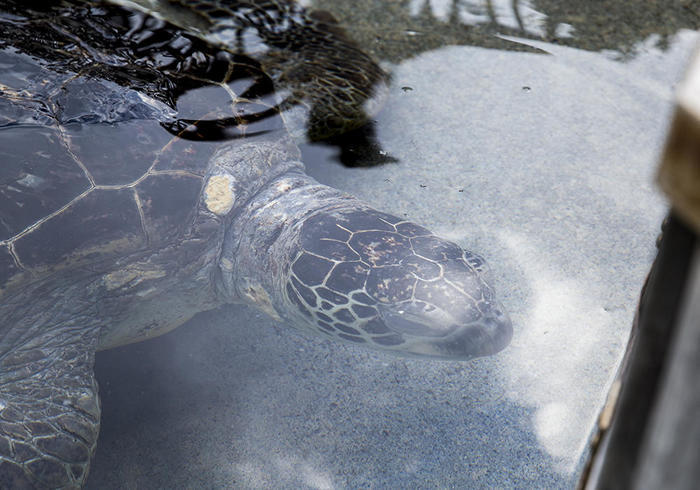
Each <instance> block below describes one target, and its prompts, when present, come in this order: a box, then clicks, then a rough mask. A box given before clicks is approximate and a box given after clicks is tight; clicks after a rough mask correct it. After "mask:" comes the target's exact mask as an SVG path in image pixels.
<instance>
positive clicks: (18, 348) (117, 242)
mask: <svg viewBox="0 0 700 490" xmlns="http://www.w3.org/2000/svg"><path fill="white" fill-rule="evenodd" d="M120 3H123V2H120ZM165 5H166V6H168V8H171V7H173V8H175V7H176V8H177V9H179V10H174V11H171V10H164V11H161V12H160V14H158V15H156V14H154V13H152V12H150V11H145V10H144V9H143V8H141V10H138V9H137V7H136V6H134V5H132V4H129V7H130V8H128V9H127V8H126V7H125V6H124V5H120V6H117V5H114V4H107V3H100V2H82V1H79V0H65V1H55V2H36V3H34V2H29V4H27V3H26V2H15V1H14V0H12V1H6V2H4V3H3V6H2V7H1V9H2V12H0V66H1V67H2V70H1V71H0V89H1V90H2V95H1V96H0V318H2V320H0V487H2V488H32V487H40V488H43V487H49V488H59V487H60V488H73V487H79V486H80V485H82V484H83V483H84V481H85V478H86V476H87V472H88V467H89V462H90V458H91V456H92V454H93V452H94V449H95V446H96V440H97V434H98V429H99V417H100V404H99V400H98V392H97V383H96V381H95V378H94V375H93V361H94V355H95V351H97V350H100V349H107V348H110V347H114V346H118V345H122V344H126V343H130V342H136V341H140V340H143V339H147V338H150V337H154V336H157V335H160V334H163V333H165V332H167V331H169V330H171V329H173V328H175V327H176V326H178V325H180V324H182V323H183V322H185V321H186V320H187V319H189V318H190V317H192V316H193V315H194V314H196V313H197V312H200V311H204V310H209V309H212V308H216V307H217V306H219V305H222V304H225V303H234V302H239V303H249V304H253V305H256V306H257V307H259V308H261V309H262V310H264V311H265V312H267V313H269V314H270V315H271V316H272V317H274V318H276V319H279V320H281V321H282V322H284V323H285V324H289V325H294V326H296V327H299V328H302V329H304V330H307V331H310V332H314V333H317V334H320V335H323V336H325V337H327V338H332V339H336V340H339V341H344V342H348V343H352V344H355V345H362V346H367V347H372V348H376V349H382V350H385V351H391V352H395V353H400V354H406V355H413V356H419V357H426V358H433V359H457V360H466V359H471V358H474V357H478V356H486V355H491V354H494V353H496V352H498V351H499V350H501V349H502V348H504V347H505V345H506V344H507V343H508V342H509V340H510V338H511V335H512V328H511V323H510V320H509V319H508V317H507V315H506V314H505V313H504V312H503V310H502V308H501V306H500V305H499V303H498V302H497V300H496V299H495V298H494V293H493V289H492V287H491V286H490V284H489V282H488V279H487V270H486V269H487V266H486V264H485V263H484V260H483V259H482V258H481V257H480V256H478V255H477V254H474V253H471V252H467V251H464V250H462V249H461V248H460V247H459V246H457V245H455V244H453V243H450V242H448V241H445V240H443V239H440V238H438V237H437V236H435V235H434V234H433V233H431V232H430V231H429V230H427V229H426V228H424V227H422V226H419V225H417V224H414V223H412V222H410V221H407V220H405V219H402V218H398V217H396V216H392V215H389V214H386V213H383V212H380V211H377V210H375V209H372V208H371V207H370V206H368V205H366V204H364V203H362V202H360V201H358V200H357V199H355V198H353V197H352V196H349V195H347V194H344V193H342V192H340V191H338V190H335V189H332V188H329V187H327V186H324V185H321V184H319V183H318V182H316V181H314V180H313V179H311V178H310V177H308V176H307V175H305V173H304V166H303V164H302V163H301V162H300V161H299V158H300V157H299V150H298V148H297V147H296V145H295V143H294V140H293V138H292V137H291V136H290V134H289V132H288V131H287V129H288V128H289V125H290V124H291V125H294V126H295V128H297V129H298V128H299V127H302V128H303V129H304V131H305V132H306V133H307V134H308V135H310V137H312V138H319V137H323V136H324V135H328V134H332V133H334V132H339V131H343V130H346V129H347V128H350V127H354V126H356V125H358V124H362V123H363V122H365V121H366V119H367V115H366V114H367V112H366V111H367V107H368V106H369V105H371V103H370V102H369V100H370V99H371V96H372V94H373V92H372V90H373V88H372V86H373V85H376V84H377V83H381V81H382V78H383V76H382V72H381V70H380V69H379V68H378V67H377V66H376V64H374V62H372V61H371V60H370V58H368V57H367V56H366V55H365V54H364V53H362V52H361V51H360V50H359V49H358V48H357V47H356V46H355V45H353V44H352V43H351V42H350V41H349V40H348V39H347V38H346V36H345V34H344V33H343V32H342V31H341V30H340V28H339V27H338V25H337V24H336V23H335V22H334V21H333V19H332V18H330V17H329V16H328V15H326V14H322V13H312V12H308V11H306V10H304V9H303V8H301V7H300V6H299V5H297V4H296V3H294V2H291V1H286V0H256V1H252V2H251V1H248V2H224V1H223V0H222V1H220V2H209V1H204V0H199V1H198V2H196V3H195V2H179V1H173V2H170V3H166V4H165ZM178 11H179V12H181V13H182V16H178V14H177V12H178ZM163 12H165V13H163ZM192 15H195V16H200V17H201V19H204V20H205V21H206V22H204V23H203V24H202V25H199V26H196V25H195V27H192V28H185V25H186V24H187V23H188V22H189V21H188V20H187V19H188V18H189V17H192ZM165 19H168V20H165ZM201 19H200V20H201ZM176 25H177V26H179V27H176ZM327 50H330V52H327ZM299 53H301V56H300V55H299ZM336 65H337V66H336ZM273 87H274V89H275V90H273ZM202 105H204V106H206V110H204V111H202V110H201V107H202ZM175 109H177V110H175ZM198 110H199V111H200V112H197V111H198ZM283 116H284V118H285V119H284V120H283ZM290 116H291V117H290ZM290 120H291V121H292V122H290ZM298 132H299V131H297V133H298ZM198 139H199V140H201V139H205V140H207V141H193V140H198Z"/></svg>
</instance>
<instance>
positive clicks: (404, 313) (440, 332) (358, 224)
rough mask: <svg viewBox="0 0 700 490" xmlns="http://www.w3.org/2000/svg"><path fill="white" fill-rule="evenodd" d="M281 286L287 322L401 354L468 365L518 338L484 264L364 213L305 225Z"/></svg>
mask: <svg viewBox="0 0 700 490" xmlns="http://www.w3.org/2000/svg"><path fill="white" fill-rule="evenodd" d="M297 243H298V249H297V252H296V254H295V257H294V259H293V261H292V263H291V266H290V267H289V272H288V275H287V277H286V284H285V285H284V292H283V296H284V298H285V302H286V305H285V306H284V310H286V312H292V314H291V315H287V314H285V316H288V317H290V316H291V317H294V321H295V322H296V323H298V324H303V325H305V326H306V327H308V328H311V329H313V330H315V331H317V332H320V333H322V334H323V335H325V336H328V337H331V338H334V339H337V340H341V341H345V342H350V343H354V344H357V345H365V346H368V347H372V348H376V349H382V350H388V351H393V352H395V353H398V354H403V355H407V356H414V357H425V358H435V359H454V360H467V359H472V358H475V357H481V356H488V355H491V354H495V353H497V352H498V351H500V350H501V349H503V348H504V347H505V346H506V345H507V344H508V343H509V342H510V339H511V336H512V326H511V322H510V320H509V318H508V316H507V315H506V314H505V313H504V312H503V309H502V308H501V306H500V305H499V303H498V302H497V301H496V299H495V297H494V293H493V289H492V288H491V286H490V285H489V284H488V282H487V279H486V277H485V276H486V275H487V274H486V268H487V266H486V264H485V262H484V260H483V259H482V258H481V257H480V256H478V255H476V254H473V253H471V252H467V251H464V250H462V249H461V248H460V247H459V246H457V245H455V244H454V243H451V242H448V241H446V240H443V239H441V238H438V237H437V236H435V235H434V234H433V233H431V232H430V231H429V230H427V229H425V228H423V227H421V226H418V225H416V224H414V223H411V222H408V221H405V220H402V219H400V218H397V217H395V216H391V215H387V214H385V213H381V212H378V211H375V210H373V209H369V208H365V209H361V210H352V211H345V212H337V211H336V212H321V213H318V214H315V215H313V216H311V217H310V218H307V219H306V220H305V221H304V223H303V225H302V227H301V229H300V236H299V239H298V242H297Z"/></svg>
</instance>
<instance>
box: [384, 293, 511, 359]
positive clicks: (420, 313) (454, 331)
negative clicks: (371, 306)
mask: <svg viewBox="0 0 700 490" xmlns="http://www.w3.org/2000/svg"><path fill="white" fill-rule="evenodd" d="M378 310H379V317H380V318H381V320H382V321H383V323H384V325H385V326H386V327H387V328H389V329H390V330H391V331H392V332H394V333H396V334H398V335H400V336H401V337H403V339H404V343H403V344H402V345H401V346H400V349H401V351H403V352H405V353H407V354H408V355H414V356H418V357H422V358H432V359H443V360H469V359H473V358H476V357H484V356H490V355H493V354H496V353H498V352H500V351H501V350H503V349H504V348H505V347H506V346H507V345H508V344H509V343H510V341H511V339H512V337H513V326H512V323H511V320H510V318H509V317H508V316H507V315H506V314H505V313H504V312H503V310H502V309H501V308H500V307H499V306H493V307H492V308H490V309H489V311H488V312H487V313H486V314H485V315H482V316H481V317H479V318H478V319H477V320H475V321H471V322H468V323H467V322H456V321H455V320H454V318H453V317H452V316H451V315H450V314H448V313H447V312H445V311H443V310H442V309H440V308H438V307H436V306H434V305H428V304H425V303H422V302H412V303H409V304H405V305H391V306H379V307H378Z"/></svg>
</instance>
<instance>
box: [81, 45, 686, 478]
mask: <svg viewBox="0 0 700 490" xmlns="http://www.w3.org/2000/svg"><path fill="white" fill-rule="evenodd" d="M695 38H696V35H695V34H693V33H691V32H689V31H685V32H681V33H679V34H678V35H677V36H676V37H675V38H674V40H673V43H672V44H671V46H670V47H669V48H668V49H667V50H666V51H661V50H659V49H657V48H654V47H653V46H651V45H649V46H641V47H640V52H639V54H638V55H637V56H636V57H633V58H631V59H630V60H626V61H619V60H616V59H614V56H613V55H612V54H609V53H599V52H598V53H593V52H584V51H580V50H576V49H573V48H565V47H561V46H557V45H549V44H545V43H537V44H536V45H535V46H536V47H537V48H539V49H540V50H542V51H543V52H542V54H534V53H516V52H506V51H499V50H490V49H484V48H476V47H466V46H461V47H447V48H442V49H438V50H435V51H429V52H425V53H423V54H421V55H419V56H417V57H415V58H412V59H409V60H406V61H404V62H402V63H401V64H399V65H397V66H395V67H393V70H392V72H393V79H392V86H391V90H390V99H389V101H388V104H387V106H386V108H385V109H384V111H383V112H382V113H381V114H380V116H379V119H378V122H377V128H378V136H379V140H380V144H381V145H382V147H383V149H384V150H385V151H386V152H387V153H388V154H390V155H392V156H393V157H395V158H397V159H398V160H399V163H397V164H389V165H384V166H381V167H375V168H371V169H346V168H340V167H339V166H335V165H334V164H332V163H328V162H324V161H323V158H332V150H328V149H325V148H316V149H307V150H306V151H305V154H306V156H307V158H308V159H309V165H308V166H309V172H310V173H311V174H313V175H314V176H315V177H316V178H318V179H319V180H321V181H322V182H324V183H327V184H329V185H332V186H334V187H338V188H342V189H344V190H347V191H348V192H351V193H352V194H354V195H356V196H358V197H360V198H362V199H365V200H367V201H369V202H370V203H371V204H373V205H374V206H376V207H377V208H379V209H381V210H384V211H387V212H391V213H393V214H397V215H399V216H404V215H405V216H407V217H410V218H411V219H413V220H415V221H416V222H418V223H419V224H422V225H425V226H427V227H429V228H431V229H432V230H433V231H435V232H436V233H438V234H439V235H442V236H444V237H446V238H449V239H451V240H453V241H455V242H457V243H458V244H459V245H461V246H463V247H464V248H467V249H470V250H473V251H475V252H478V253H480V254H482V255H484V256H485V258H486V259H487V260H488V262H489V263H490V265H491V268H492V269H493V275H494V279H495V285H496V288H497V293H498V294H499V296H500V297H501V299H502V300H503V303H504V305H505V307H506V309H507V310H508V311H509V313H510V315H511V317H512V319H513V322H514V326H515V335H514V338H513V341H512V344H511V346H510V347H508V348H507V349H506V350H505V351H504V352H502V353H501V354H499V355H497V356H495V357H492V358H487V359H480V360H476V361H472V362H468V363H458V362H453V363H449V362H448V363H439V362H430V361H418V360H404V359H397V358H394V357H388V356H386V355H384V354H380V353H374V352H368V351H365V350H361V349H359V348H355V347H353V346H344V345H337V344H332V343H330V342H329V341H326V340H324V339H318V338H308V337H305V336H302V335H301V334H298V333H296V332H294V331H292V330H290V329H289V328H287V327H285V326H284V325H281V324H278V323H275V322H274V321H272V320H271V319H269V318H267V317H265V316H264V315H263V314H261V313H258V312H255V311H253V310H252V309H249V308H245V307H235V306H232V307H227V308H222V309H219V310H217V311H214V312H209V313H205V314H201V315H199V316H197V317H195V318H194V319H193V320H192V321H190V322H189V323H188V324H187V325H185V326H183V327H181V328H180V329H178V330H176V331H174V332H172V333H170V334H168V335H166V336H163V337H161V338H159V339H155V340H153V341H149V342H145V343H142V344H136V345H133V346H129V347H125V348H121V349H117V350H113V351H109V352H104V353H101V354H99V355H98V360H97V373H98V379H99V381H100V387H101V393H102V401H103V425H102V431H101V435H100V441H99V445H98V450H97V455H96V457H95V460H94V465H93V468H92V472H91V475H90V479H89V483H88V488H95V489H98V488H99V489H107V488H261V487H269V488H301V487H303V488H346V487H349V488H363V487H372V488H434V487H456V488H477V487H516V486H518V487H529V488H571V487H572V485H573V484H574V482H575V480H576V478H577V475H578V472H579V470H580V465H581V459H582V457H583V455H584V454H585V450H586V444H587V441H588V437H589V434H590V431H591V430H592V428H593V423H594V420H595V417H596V416H597V412H598V410H599V409H600V407H601V406H602V403H603V401H604V399H605V395H606V389H607V386H608V385H609V383H610V381H611V379H612V376H613V374H614V371H615V368H616V366H617V363H618V362H619V360H620V358H621V355H622V352H623V349H624V346H625V342H626V338H627V334H628V331H629V328H630V327H631V323H632V318H633V316H634V310H635V306H636V301H637V297H638V294H639V290H640V288H641V285H642V283H643V280H644V276H645V274H646V271H647V270H648V267H649V265H650V263H651V261H652V259H653V256H654V253H655V249H654V240H655V237H656V235H657V233H658V226H659V223H660V221H661V217H662V216H663V214H664V212H665V203H664V202H663V200H662V199H661V197H660V196H659V194H658V193H657V191H656V190H655V188H654V186H653V173H654V171H655V166H656V162H657V157H658V154H659V152H660V149H661V146H662V144H663V141H664V136H665V132H666V129H667V124H668V118H669V116H670V114H671V108H672V104H671V94H672V88H671V87H672V85H673V84H674V83H675V81H676V80H677V79H678V78H679V77H680V74H681V69H682V66H683V63H684V61H685V59H686V57H687V55H688V53H689V50H690V48H691V47H692V45H693V42H694V39H695ZM527 42H528V43H529V44H534V43H532V42H531V41H527ZM642 48H643V49H642ZM405 87H410V90H406V89H405ZM312 159H317V160H315V161H313V160H312Z"/></svg>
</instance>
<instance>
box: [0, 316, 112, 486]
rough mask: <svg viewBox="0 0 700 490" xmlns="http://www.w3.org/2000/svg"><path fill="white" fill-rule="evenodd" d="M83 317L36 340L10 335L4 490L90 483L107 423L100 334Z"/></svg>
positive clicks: (5, 367) (0, 408) (3, 409)
mask: <svg viewBox="0 0 700 490" xmlns="http://www.w3.org/2000/svg"><path fill="white" fill-rule="evenodd" d="M44 320H46V319H45V318H44ZM76 320H77V319H71V320H68V321H65V322H63V324H61V325H56V326H53V327H52V328H50V329H46V328H45V329H43V334H40V335H33V336H31V337H30V336H29V335H28V332H27V330H26V329H25V331H24V332H23V333H21V332H20V331H18V330H17V329H14V330H13V329H9V331H5V332H3V334H4V335H3V337H4V338H3V339H2V346H3V351H2V352H1V353H0V488H11V489H25V488H79V487H81V486H82V485H83V484H84V482H85V479H86V478H87V474H88V468H89V464H90V458H91V457H92V455H93V453H94V451H95V446H96V442H97V434H98V432H99V421H100V404H99V399H98V394H97V381H96V380H95V377H94V373H93V365H94V357H95V345H96V343H97V331H96V330H89V329H86V328H84V327H83V325H79V324H77V323H76ZM36 327H37V330H38V329H40V328H41V327H42V326H41V325H36ZM31 331H32V332H34V333H36V330H33V329H31ZM17 332H20V334H19V335H16V336H15V335H14V334H15V333H17Z"/></svg>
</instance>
